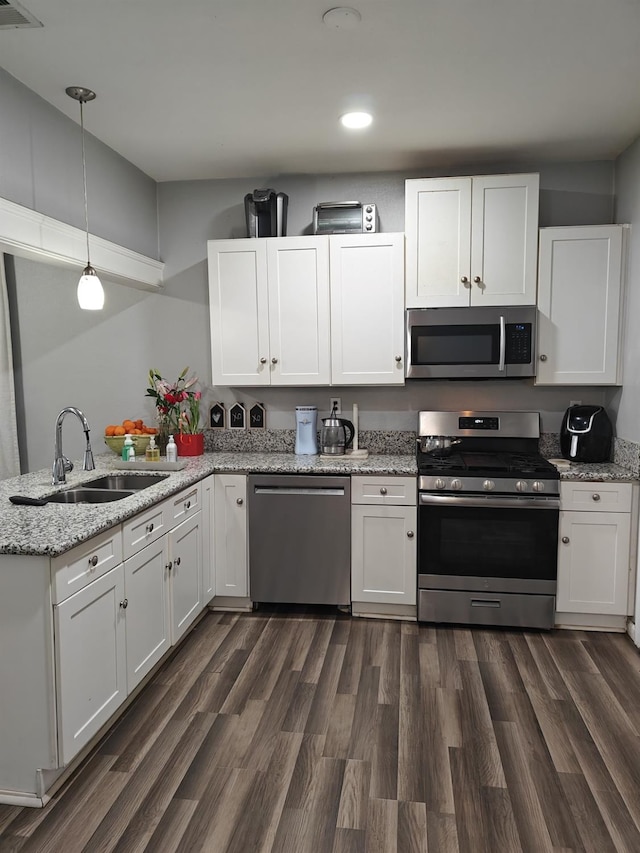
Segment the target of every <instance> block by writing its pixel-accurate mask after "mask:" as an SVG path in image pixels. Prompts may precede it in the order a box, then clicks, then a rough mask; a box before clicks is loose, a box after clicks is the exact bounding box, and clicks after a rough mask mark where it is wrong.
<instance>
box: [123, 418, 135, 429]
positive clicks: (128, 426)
mask: <svg viewBox="0 0 640 853" xmlns="http://www.w3.org/2000/svg"><path fill="white" fill-rule="evenodd" d="M122 426H123V427H124V428H125V430H126V431H127V432H131V430H132V429H135V428H136V425H135V421H132V420H129V418H127V419H126V420H124V421H122Z"/></svg>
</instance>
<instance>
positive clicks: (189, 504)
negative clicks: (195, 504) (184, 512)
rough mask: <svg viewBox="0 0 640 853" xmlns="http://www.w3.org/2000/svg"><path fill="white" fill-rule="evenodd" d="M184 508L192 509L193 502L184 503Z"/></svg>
mask: <svg viewBox="0 0 640 853" xmlns="http://www.w3.org/2000/svg"><path fill="white" fill-rule="evenodd" d="M184 508H185V509H191V501H185V502H184Z"/></svg>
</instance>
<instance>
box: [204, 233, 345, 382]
mask: <svg viewBox="0 0 640 853" xmlns="http://www.w3.org/2000/svg"><path fill="white" fill-rule="evenodd" d="M208 256H209V305H210V313H211V357H212V365H213V384H214V385H328V384H329V381H330V367H329V271H328V265H329V261H328V246H327V242H326V238H317V237H314V238H308V237H283V238H271V239H264V240H261V239H241V240H215V241H211V242H209V244H208Z"/></svg>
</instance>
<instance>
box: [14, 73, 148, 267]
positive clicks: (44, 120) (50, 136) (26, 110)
mask: <svg viewBox="0 0 640 853" xmlns="http://www.w3.org/2000/svg"><path fill="white" fill-rule="evenodd" d="M70 103H71V102H70ZM74 106H76V107H77V109H78V113H77V122H76V121H72V120H71V119H69V118H67V117H66V116H65V115H64V114H63V113H61V112H60V111H59V110H56V109H54V107H52V106H50V105H49V104H47V102H46V101H44V100H43V99H42V98H40V97H38V95H36V94H35V93H34V92H32V91H31V90H30V89H27V87H26V86H23V85H22V83H19V82H18V81H17V80H16V79H15V78H14V77H11V76H10V75H9V74H7V73H6V71H3V70H2V69H0V196H2V197H3V198H6V199H9V201H13V202H15V203H16V204H21V205H23V206H24V207H28V208H30V209H32V210H37V211H38V212H39V213H43V214H45V215H46V216H51V217H53V218H54V219H59V220H60V221H61V222H66V223H67V224H69V225H75V226H76V227H77V228H82V230H84V227H85V222H84V196H83V189H82V137H81V133H80V108H79V107H78V105H77V104H75V105H74ZM95 109H100V103H99V96H98V99H96V100H95V101H94V102H92V103H90V104H87V106H86V107H85V109H84V124H85V143H86V161H87V196H88V199H89V230H90V231H91V233H92V234H96V235H97V236H99V237H103V238H104V239H105V240H111V241H113V242H114V243H117V244H118V245H120V246H126V247H127V248H128V249H132V250H133V251H136V252H140V253H141V254H143V255H147V256H148V257H150V258H158V230H157V210H156V183H155V181H153V180H152V179H151V178H149V177H148V176H147V175H145V174H144V173H143V172H141V171H140V170H139V169H137V168H136V167H135V166H133V165H132V164H131V163H129V162H128V161H127V160H125V159H124V158H123V157H120V156H119V155H118V154H116V152H115V151H112V150H111V149H110V148H108V147H107V146H106V145H104V144H103V143H102V142H99V141H98V140H97V139H96V138H95V137H93V136H91V133H90V130H91V111H92V110H95Z"/></svg>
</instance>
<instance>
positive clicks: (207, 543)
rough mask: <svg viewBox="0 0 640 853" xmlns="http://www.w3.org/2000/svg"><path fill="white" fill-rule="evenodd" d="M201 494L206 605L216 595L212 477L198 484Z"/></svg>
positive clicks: (204, 595)
mask: <svg viewBox="0 0 640 853" xmlns="http://www.w3.org/2000/svg"><path fill="white" fill-rule="evenodd" d="M200 488H201V494H202V517H201V521H202V603H203V604H204V605H206V604H208V603H209V602H210V601H211V599H212V598H213V596H214V595H215V594H216V563H215V553H214V548H213V533H214V523H213V519H214V510H215V505H214V497H213V490H214V477H213V474H211V476H209V477H207V478H206V479H205V480H203V481H202V483H201V484H200Z"/></svg>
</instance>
